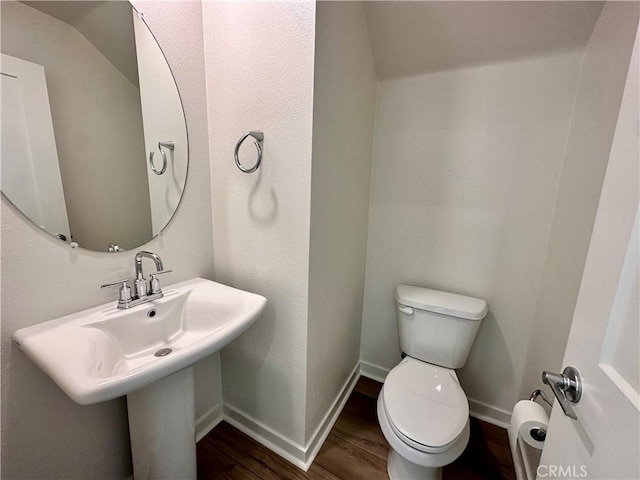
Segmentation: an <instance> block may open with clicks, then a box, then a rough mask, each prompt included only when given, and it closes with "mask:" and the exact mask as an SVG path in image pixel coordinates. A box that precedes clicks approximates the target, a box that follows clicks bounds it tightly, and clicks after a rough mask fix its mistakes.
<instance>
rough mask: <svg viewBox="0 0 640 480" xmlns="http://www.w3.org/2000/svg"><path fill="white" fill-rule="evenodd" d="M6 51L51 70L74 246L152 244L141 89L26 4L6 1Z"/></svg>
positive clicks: (91, 47)
mask: <svg viewBox="0 0 640 480" xmlns="http://www.w3.org/2000/svg"><path fill="white" fill-rule="evenodd" d="M2 52H3V53H7V54H9V55H12V56H15V57H18V58H22V59H25V60H29V61H31V62H35V63H38V64H40V65H43V66H44V67H45V74H46V77H47V87H48V91H49V100H50V102H51V115H52V118H53V128H54V132H55V137H56V144H57V149H58V159H59V162H60V173H61V175H62V183H63V185H64V189H65V200H66V206H67V214H68V218H69V227H70V229H71V234H72V235H73V240H74V241H76V242H78V243H79V244H80V245H81V246H83V245H84V246H86V248H89V249H93V250H96V251H104V252H106V251H107V247H108V245H109V244H110V243H117V244H119V245H120V246H121V247H123V248H126V249H130V248H134V247H135V246H137V245H140V244H142V243H144V242H145V241H146V240H147V239H148V238H150V236H151V212H150V209H149V201H148V198H149V191H148V186H147V173H146V162H144V137H143V131H142V115H141V110H140V92H139V90H138V88H137V86H136V85H134V84H132V83H131V82H130V81H129V80H128V79H127V78H126V77H125V76H124V75H123V74H122V73H121V72H120V71H119V70H118V69H117V68H116V67H114V66H113V64H111V62H110V61H109V60H108V59H107V58H106V57H104V55H102V53H101V52H100V51H99V50H98V49H96V47H95V46H94V45H93V44H91V43H90V42H89V41H88V40H87V39H86V38H85V37H84V36H83V35H82V34H81V33H80V32H78V31H77V30H76V29H75V28H73V27H71V26H70V25H68V24H66V23H64V22H62V21H60V20H58V19H57V18H54V17H51V16H49V15H46V14H44V13H42V12H40V11H38V10H36V9H33V8H31V7H28V6H26V5H24V4H22V3H20V2H2ZM96 92H100V94H99V95H98V94H96ZM79 118H81V119H82V121H79V120H78V119H79ZM87 139H91V141H87ZM89 160H90V161H89ZM123 171H127V172H128V174H127V175H123V174H122V172H123ZM78 179H81V181H78ZM114 186H118V188H119V189H121V191H123V192H130V194H129V195H114V194H113V192H114V188H115V187H114ZM132 205H136V208H132ZM108 239H111V240H108Z"/></svg>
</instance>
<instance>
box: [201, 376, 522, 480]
mask: <svg viewBox="0 0 640 480" xmlns="http://www.w3.org/2000/svg"><path fill="white" fill-rule="evenodd" d="M381 386H382V385H381V384H380V383H378V382H375V381H373V380H369V379H367V378H364V377H363V378H361V379H360V380H359V381H358V384H357V385H356V388H355V390H354V391H353V393H352V394H351V396H350V397H349V400H348V401H347V404H346V405H345V408H344V410H343V411H342V413H341V414H340V417H339V418H338V421H337V422H336V424H335V425H334V427H333V429H332V430H331V433H330V434H329V436H328V437H327V440H326V442H325V443H324V445H323V446H322V449H321V450H320V452H319V453H318V456H317V457H316V459H315V461H314V462H313V465H311V468H310V469H309V471H308V472H303V471H302V470H300V469H299V468H297V467H295V466H294V465H292V464H290V463H289V462H287V461H286V460H284V459H282V458H281V457H279V456H278V455H276V454H275V453H273V452H271V451H270V450H269V449H267V448H266V447H264V446H262V445H260V444H259V443H257V442H255V441H254V440H252V439H251V438H249V437H248V436H246V435H245V434H243V433H242V432H240V431H238V430H236V429H235V428H233V427H232V426H231V425H229V424H227V423H225V422H222V423H221V424H220V425H218V426H217V427H216V428H214V429H213V430H212V431H211V432H210V433H209V434H208V435H207V436H206V437H204V438H203V439H202V440H200V442H198V478H199V479H200V480H213V479H216V480H220V479H223V480H227V479H228V480H236V479H238V480H249V479H264V480H280V479H292V480H293V479H314V480H320V479H326V480H337V479H341V480H360V479H362V480H376V479H387V478H388V477H387V452H388V449H389V445H388V444H387V441H386V440H385V438H384V436H383V435H382V431H380V427H379V426H378V419H377V418H376V398H377V396H378V392H379V391H380V388H381ZM443 477H444V479H443V480H501V479H504V480H515V473H514V470H513V463H512V460H511V453H510V451H509V440H508V437H507V432H506V430H504V429H502V428H499V427H496V426H494V425H490V424H488V423H486V422H482V421H479V420H476V419H474V418H472V419H471V440H470V441H469V445H468V446H467V449H466V450H465V452H464V453H463V454H462V456H460V458H458V460H456V461H455V462H454V463H452V464H451V465H448V466H446V467H445V468H444V474H443Z"/></svg>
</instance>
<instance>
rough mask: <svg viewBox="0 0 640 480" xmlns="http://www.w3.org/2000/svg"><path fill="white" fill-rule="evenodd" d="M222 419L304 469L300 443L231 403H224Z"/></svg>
mask: <svg viewBox="0 0 640 480" xmlns="http://www.w3.org/2000/svg"><path fill="white" fill-rule="evenodd" d="M224 421H225V422H227V423H229V424H230V425H232V426H233V427H235V428H237V429H238V430H240V431H241V432H242V433H244V434H246V435H248V436H250V437H251V438H253V439H254V440H255V441H256V442H258V443H260V444H262V445H264V446H265V447H267V448H268V449H269V450H271V451H272V452H274V453H276V454H278V455H280V456H281V457H282V458H284V459H285V460H288V461H289V462H291V463H293V464H294V465H295V466H296V467H299V468H301V469H303V470H304V469H305V459H306V458H305V457H306V456H305V450H304V447H303V446H302V445H298V444H297V443H296V442H294V441H292V440H289V439H288V438H287V437H285V436H284V435H282V434H280V433H278V432H276V431H275V430H274V429H272V428H271V427H269V426H268V425H265V424H264V423H262V422H260V421H259V420H256V419H255V418H253V417H252V416H251V415H249V414H247V413H245V412H243V411H242V410H239V409H237V408H235V407H232V406H231V405H227V404H225V405H224Z"/></svg>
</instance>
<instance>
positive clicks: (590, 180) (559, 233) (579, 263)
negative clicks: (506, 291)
mask: <svg viewBox="0 0 640 480" xmlns="http://www.w3.org/2000/svg"><path fill="white" fill-rule="evenodd" d="M639 10H640V7H639V5H638V3H635V2H611V3H608V4H607V5H606V6H605V8H604V9H603V11H602V14H601V16H600V18H599V20H598V23H597V24H596V27H595V29H594V31H593V34H592V36H591V38H590V40H589V43H588V45H587V47H586V49H585V54H584V62H583V66H582V71H581V74H580V83H579V85H578V91H577V95H576V100H575V106H574V112H573V117H572V123H571V129H570V131H569V137H568V140H567V147H566V154H565V158H564V164H563V167H562V175H561V177H560V183H559V185H558V194H557V197H556V202H555V207H554V216H553V224H552V226H551V231H550V235H549V240H548V246H547V252H546V257H545V260H544V269H543V273H542V278H541V282H540V292H539V294H538V298H537V301H536V306H535V313H534V317H533V325H532V328H531V333H530V335H529V343H528V351H527V357H526V360H527V361H526V365H525V369H524V372H523V377H522V384H521V387H520V395H519V398H525V397H528V396H529V395H530V394H531V392H532V391H533V390H535V389H536V388H540V386H541V381H540V375H541V373H542V371H543V370H551V371H556V372H559V371H562V368H564V366H565V365H562V358H563V356H564V349H565V346H566V344H567V338H568V336H569V328H570V326H571V320H572V318H573V311H574V308H575V305H576V300H577V297H578V290H579V288H580V280H581V278H582V272H583V269H584V264H585V260H586V257H587V249H588V247H589V241H590V238H591V231H592V229H593V223H594V221H595V215H596V210H597V207H598V201H599V198H600V191H601V189H602V183H603V181H604V174H605V170H606V167H607V163H608V161H609V152H610V148H611V143H612V142H613V135H614V131H615V126H616V122H617V118H618V113H619V109H620V103H621V101H622V93H623V90H624V84H625V79H626V77H627V71H628V69H629V59H630V58H631V51H632V48H633V40H634V35H635V32H636V29H637V27H638V15H639Z"/></svg>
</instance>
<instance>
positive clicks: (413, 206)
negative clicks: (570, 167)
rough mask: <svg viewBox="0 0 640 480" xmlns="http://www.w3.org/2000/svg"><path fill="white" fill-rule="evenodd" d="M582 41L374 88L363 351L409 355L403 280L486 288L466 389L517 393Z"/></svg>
mask: <svg viewBox="0 0 640 480" xmlns="http://www.w3.org/2000/svg"><path fill="white" fill-rule="evenodd" d="M581 56H582V55H581V51H569V52H566V53H560V54H554V55H549V56H544V57H540V58H531V59H525V60H519V61H512V62H504V63H497V64H492V65H486V66H478V67H473V68H461V69H457V70H450V71H443V72H438V73H433V74H427V75H423V76H418V77H412V78H405V79H400V80H389V81H383V82H381V83H380V84H379V87H378V99H377V102H378V104H377V110H376V128H375V137H374V138H375V140H374V160H373V175H372V185H371V205H370V210H369V211H370V213H369V233H368V247H367V270H366V282H365V296H364V310H363V332H362V359H363V360H364V361H366V362H369V363H371V364H373V365H375V366H378V367H382V369H383V370H384V369H390V368H392V367H393V366H395V365H396V364H397V363H398V362H399V360H400V350H399V347H398V336H397V330H396V319H395V311H394V297H393V296H394V289H395V287H396V285H397V284H399V283H406V284H412V285H421V286H426V287H431V288H436V289H441V290H446V291H451V292H456V293H461V294H465V295H471V296H475V297H479V298H484V299H486V300H487V301H488V304H489V314H488V316H487V318H485V320H484V321H483V324H482V326H481V328H480V331H479V333H478V337H477V338H476V341H475V344H474V346H473V349H472V352H471V355H470V357H469V361H468V363H467V365H466V367H464V368H463V369H462V370H461V371H460V372H459V373H460V378H461V382H462V385H463V387H464V389H465V392H466V393H467V395H468V397H470V399H473V400H475V401H479V402H482V403H486V404H488V405H490V406H492V407H494V408H497V409H498V411H499V410H500V409H501V410H502V411H511V408H512V406H513V404H514V403H515V401H516V397H517V394H518V389H519V386H520V378H521V374H522V370H523V364H524V358H525V353H526V348H527V340H528V338H527V337H528V332H529V329H530V326H531V322H532V318H533V313H534V307H535V302H536V297H537V291H538V286H539V282H540V277H541V274H542V265H543V262H544V258H545V247H546V242H547V238H548V235H549V229H550V227H551V222H552V214H553V207H554V198H555V193H556V189H557V185H558V180H559V177H560V171H561V167H562V158H563V152H564V146H565V142H566V138H567V131H568V128H569V122H570V116H571V110H572V105H573V99H574V95H575V90H576V85H577V78H578V74H579V69H580V62H581Z"/></svg>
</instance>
